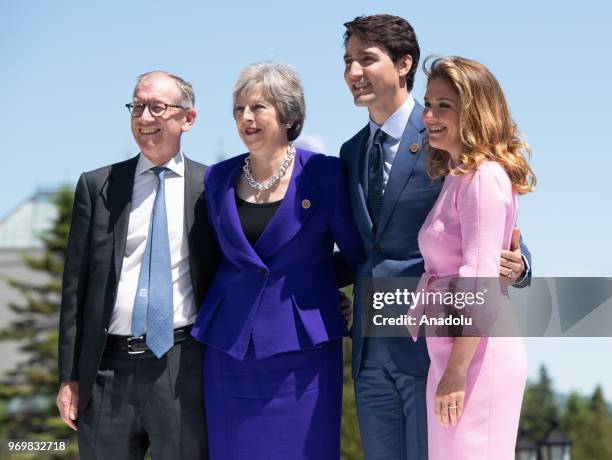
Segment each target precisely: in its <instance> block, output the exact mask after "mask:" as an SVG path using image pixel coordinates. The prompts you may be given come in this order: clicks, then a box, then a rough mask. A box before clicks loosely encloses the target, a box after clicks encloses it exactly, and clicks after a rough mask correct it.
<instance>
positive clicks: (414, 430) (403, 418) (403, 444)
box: [340, 14, 530, 460]
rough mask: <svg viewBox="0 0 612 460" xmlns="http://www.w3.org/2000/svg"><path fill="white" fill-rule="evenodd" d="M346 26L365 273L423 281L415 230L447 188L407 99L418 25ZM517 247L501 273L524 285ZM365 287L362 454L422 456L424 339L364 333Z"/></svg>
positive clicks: (348, 157) (359, 393)
mask: <svg viewBox="0 0 612 460" xmlns="http://www.w3.org/2000/svg"><path fill="white" fill-rule="evenodd" d="M344 26H345V27H346V32H345V35H344V45H345V48H346V52H345V55H344V63H345V70H344V78H345V80H346V83H347V85H348V87H349V89H350V91H351V94H352V95H353V99H354V102H355V105H357V106H362V107H367V109H368V114H369V122H368V124H367V125H366V126H365V127H364V128H363V129H362V130H361V131H359V132H358V133H357V134H356V135H355V136H353V138H351V139H350V140H348V141H347V142H346V143H345V144H344V145H343V146H342V149H341V151H340V156H341V158H342V160H343V161H344V163H345V165H346V168H347V170H348V174H349V191H350V197H351V205H352V209H353V216H354V218H355V222H356V224H357V228H358V229H359V232H360V234H361V237H362V240H363V242H364V247H365V250H366V254H367V260H366V261H365V263H364V264H363V265H362V267H360V269H359V273H360V275H361V276H363V277H371V278H385V277H412V278H415V279H418V278H419V277H420V276H421V275H422V274H423V271H424V266H423V257H422V256H421V253H420V251H419V245H418V239H417V237H418V233H419V229H420V228H421V225H422V224H423V221H424V220H425V218H426V217H427V214H428V213H429V211H430V210H431V208H432V206H433V205H434V203H435V202H436V199H437V197H438V194H439V193H440V189H441V187H442V183H441V181H440V180H431V179H430V178H429V176H428V174H427V168H426V163H425V153H424V151H423V142H424V138H425V135H426V130H425V126H424V124H423V120H422V114H423V107H422V106H421V105H420V104H419V103H418V102H416V101H415V100H414V99H413V97H412V95H411V91H412V86H413V83H414V77H415V73H416V70H417V67H418V61H419V54H420V50H419V44H418V41H417V38H416V34H415V32H414V30H413V28H412V26H411V25H410V24H409V23H408V22H407V21H406V20H405V19H403V18H400V17H397V16H391V15H385V14H379V15H374V16H366V17H359V18H356V19H355V20H353V21H350V22H347V23H346V24H344ZM512 249H513V250H512V251H502V260H501V261H500V275H501V276H503V277H504V278H505V279H506V280H507V282H508V283H515V285H516V283H517V281H518V283H527V282H528V280H529V276H530V275H529V269H525V266H527V267H528V264H527V261H528V258H529V255H528V254H529V253H528V251H527V248H526V247H524V246H522V248H519V233H518V229H515V234H514V235H513V248H512ZM521 249H522V252H523V254H525V255H527V259H526V260H525V261H524V260H523V258H522V255H521ZM519 277H520V279H519ZM360 289H361V284H360V282H359V280H357V282H356V283H355V292H356V296H355V312H354V315H353V318H354V324H353V334H352V337H353V357H352V358H353V359H352V362H353V378H354V381H355V396H356V402H357V413H358V417H359V426H360V430H361V439H362V445H363V450H364V456H365V458H366V459H368V460H370V459H376V460H379V459H394V460H396V459H398V460H399V459H410V460H425V459H426V458H427V420H426V405H425V389H426V381H427V371H428V369H429V355H428V353H427V347H426V344H425V340H424V338H423V337H421V338H420V339H419V340H418V341H417V342H413V341H412V340H411V339H410V338H403V337H364V336H363V335H362V324H361V320H362V309H363V308H365V306H363V305H361V296H360Z"/></svg>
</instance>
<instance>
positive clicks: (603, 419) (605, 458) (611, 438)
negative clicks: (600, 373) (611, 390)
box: [581, 386, 612, 460]
mask: <svg viewBox="0 0 612 460" xmlns="http://www.w3.org/2000/svg"><path fill="white" fill-rule="evenodd" d="M585 438H586V439H585V440H584V441H585V442H584V444H583V445H582V446H581V449H584V457H583V458H584V459H589V460H609V459H611V458H612V420H611V419H610V411H609V410H608V406H607V404H606V401H605V399H604V395H603V390H602V389H601V387H600V386H597V388H595V391H594V392H593V396H591V400H590V403H589V418H588V420H587V424H586V433H585Z"/></svg>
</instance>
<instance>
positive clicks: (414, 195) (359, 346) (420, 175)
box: [340, 103, 442, 376]
mask: <svg viewBox="0 0 612 460" xmlns="http://www.w3.org/2000/svg"><path fill="white" fill-rule="evenodd" d="M422 114H423V107H422V106H421V105H419V104H418V103H415V106H414V109H413V110H412V113H411V114H410V118H409V120H408V123H407V124H406V128H405V129H404V133H403V135H402V139H401V141H400V144H399V148H398V151H397V154H396V156H395V160H394V161H393V167H392V168H391V174H390V176H389V180H388V181H387V186H386V188H385V194H384V197H383V206H382V210H381V214H380V219H379V224H378V228H377V229H376V232H374V231H373V228H372V220H371V219H370V214H369V213H368V209H367V204H366V197H367V196H368V190H367V187H368V180H367V168H366V162H367V141H368V137H369V135H370V128H369V125H366V126H365V127H364V128H363V129H362V130H361V131H359V132H358V133H357V134H356V135H355V136H354V137H353V138H352V139H350V140H348V141H347V142H346V143H345V144H344V145H343V146H342V148H341V150H340V157H341V158H342V160H343V161H344V163H345V165H346V168H347V170H348V175H349V190H350V197H351V206H352V209H353V215H354V217H355V221H356V223H357V227H358V229H359V233H360V234H361V237H362V239H363V244H364V247H365V251H366V255H367V258H366V261H365V263H364V264H363V265H362V267H360V269H359V273H360V275H361V276H366V277H392V276H394V277H400V276H401V277H419V276H421V274H422V273H423V271H424V266H423V257H422V256H421V253H420V251H419V244H418V234H419V230H420V228H421V225H422V224H423V222H424V221H425V218H426V217H427V214H428V213H429V211H430V209H431V208H432V207H433V205H434V203H435V202H436V199H437V198H438V194H439V193H440V190H441V188H442V181H441V180H432V179H431V178H430V177H429V176H428V175H427V169H426V163H425V152H424V151H423V139H424V137H425V135H426V134H427V133H426V130H425V126H424V125H423V121H422ZM413 144H414V145H416V146H417V147H418V148H417V149H416V151H414V152H413V151H412V150H414V146H413ZM411 146H412V149H411ZM360 287H361V286H360V282H359V279H357V281H356V283H355V302H354V313H353V331H352V332H353V334H352V335H353V376H356V375H357V373H358V372H359V368H360V366H361V358H362V350H363V337H362V333H361V301H360V300H361V296H360ZM398 340H402V339H398ZM402 342H404V340H402ZM405 342H408V341H405ZM405 345H406V346H403V345H401V346H400V347H399V348H398V350H397V351H398V353H402V355H403V356H404V357H406V356H407V354H409V353H411V352H412V351H413V350H411V349H410V348H412V347H415V345H412V344H409V343H406V344H405ZM416 347H418V348H419V350H420V351H419V353H413V356H408V358H409V360H411V361H412V363H411V364H412V365H413V367H415V369H419V370H420V371H419V372H421V373H422V372H425V373H426V372H427V367H428V365H429V358H428V356H427V352H426V349H425V346H424V344H420V343H419V344H417V345H416ZM402 359H403V358H402Z"/></svg>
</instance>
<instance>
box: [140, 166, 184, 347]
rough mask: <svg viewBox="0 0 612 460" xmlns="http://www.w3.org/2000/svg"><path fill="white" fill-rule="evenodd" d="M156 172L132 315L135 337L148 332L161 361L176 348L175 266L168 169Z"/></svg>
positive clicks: (156, 168) (150, 342)
mask: <svg viewBox="0 0 612 460" xmlns="http://www.w3.org/2000/svg"><path fill="white" fill-rule="evenodd" d="M152 171H153V172H154V173H155V175H156V176H157V178H158V180H159V182H158V184H157V193H156V195H155V202H154V203H153V214H152V216H151V222H150V224H149V236H148V238H147V245H146V249H145V253H144V256H143V258H142V265H141V267H140V275H139V278H138V288H137V291H136V300H135V301H134V311H133V313H132V335H134V336H136V337H138V336H141V335H144V333H145V330H146V333H147V338H146V343H147V346H148V347H149V349H150V350H151V351H152V352H153V353H154V354H155V356H157V357H158V358H161V357H162V356H163V355H164V354H165V353H166V352H167V351H168V350H169V349H170V348H171V347H172V345H173V344H174V333H173V325H174V307H173V302H172V266H171V263H170V242H169V241H168V217H167V215H166V197H165V195H166V184H165V174H166V171H168V169H167V168H164V167H155V168H152ZM145 325H146V328H145Z"/></svg>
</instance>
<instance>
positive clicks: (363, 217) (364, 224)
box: [347, 125, 372, 235]
mask: <svg viewBox="0 0 612 460" xmlns="http://www.w3.org/2000/svg"><path fill="white" fill-rule="evenodd" d="M369 134H370V127H369V125H366V126H365V127H364V128H363V129H362V130H361V131H359V133H358V134H357V136H356V137H355V140H354V141H353V144H352V145H351V146H349V147H348V148H349V151H351V152H354V153H352V154H351V155H348V156H347V159H348V161H349V162H351V164H350V165H349V172H350V180H349V183H350V189H351V190H350V193H351V194H352V195H353V199H352V200H351V207H352V209H353V216H354V217H355V222H356V223H357V226H358V227H359V232H360V233H361V234H362V235H369V234H372V218H371V217H370V213H369V212H368V204H367V200H366V197H367V196H368V171H367V165H366V163H367V156H368V154H367V150H366V149H367V144H368V136H369Z"/></svg>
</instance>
